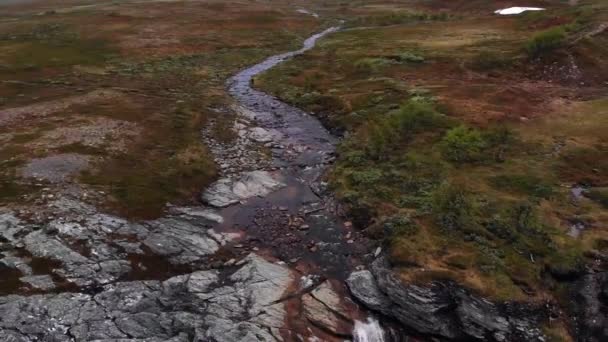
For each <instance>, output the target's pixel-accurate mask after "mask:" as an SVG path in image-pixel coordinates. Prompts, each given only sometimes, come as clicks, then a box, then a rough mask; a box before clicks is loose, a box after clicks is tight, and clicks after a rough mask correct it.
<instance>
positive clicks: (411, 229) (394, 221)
mask: <svg viewBox="0 0 608 342" xmlns="http://www.w3.org/2000/svg"><path fill="white" fill-rule="evenodd" d="M382 228H383V229H384V233H385V235H386V236H387V237H391V238H393V237H402V236H412V235H414V234H416V232H418V226H417V225H416V224H415V223H414V222H413V221H412V219H411V218H410V217H409V216H404V215H394V216H391V217H389V218H388V219H386V220H385V221H384V223H383V224H382Z"/></svg>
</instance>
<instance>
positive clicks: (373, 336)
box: [353, 317, 384, 342]
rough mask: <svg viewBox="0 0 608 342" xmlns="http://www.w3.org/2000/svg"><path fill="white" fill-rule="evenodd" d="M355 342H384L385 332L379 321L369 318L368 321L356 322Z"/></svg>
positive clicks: (354, 330)
mask: <svg viewBox="0 0 608 342" xmlns="http://www.w3.org/2000/svg"><path fill="white" fill-rule="evenodd" d="M353 342H384V330H382V327H381V326H380V323H378V321H377V320H375V319H374V318H371V317H370V318H368V319H367V321H365V322H361V321H355V327H354V328H353Z"/></svg>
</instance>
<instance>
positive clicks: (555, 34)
mask: <svg viewBox="0 0 608 342" xmlns="http://www.w3.org/2000/svg"><path fill="white" fill-rule="evenodd" d="M565 39H566V30H565V29H564V28H563V27H555V28H552V29H549V30H546V31H542V32H540V33H537V34H536V35H534V36H533V37H532V38H531V39H530V40H529V41H528V42H527V43H526V46H525V48H526V52H527V53H528V56H530V57H538V56H540V55H542V54H545V53H547V52H550V51H552V50H555V49H557V48H558V47H560V46H562V44H563V43H564V40H565Z"/></svg>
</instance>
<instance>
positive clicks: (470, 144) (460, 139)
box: [440, 125, 488, 163]
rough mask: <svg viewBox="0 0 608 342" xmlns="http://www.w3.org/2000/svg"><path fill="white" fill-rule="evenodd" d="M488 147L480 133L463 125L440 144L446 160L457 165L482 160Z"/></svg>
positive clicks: (451, 131)
mask: <svg viewBox="0 0 608 342" xmlns="http://www.w3.org/2000/svg"><path fill="white" fill-rule="evenodd" d="M487 146H488V144H487V142H486V141H485V139H484V138H483V136H482V134H481V132H480V131H478V130H476V129H473V128H469V127H466V126H462V125H461V126H458V127H455V128H452V129H451V130H449V131H448V132H447V133H446V135H445V136H444V137H443V139H442V141H441V143H440V147H441V152H442V154H443V156H444V158H445V159H447V160H449V161H451V162H456V163H466V162H477V161H480V160H482V159H483V158H484V150H485V149H486V147H487Z"/></svg>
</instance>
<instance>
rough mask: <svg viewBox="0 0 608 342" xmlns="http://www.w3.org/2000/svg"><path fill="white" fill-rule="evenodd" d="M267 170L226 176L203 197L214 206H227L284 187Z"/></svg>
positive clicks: (206, 191)
mask: <svg viewBox="0 0 608 342" xmlns="http://www.w3.org/2000/svg"><path fill="white" fill-rule="evenodd" d="M284 186H285V184H283V183H282V182H281V181H279V180H277V179H275V176H273V175H272V174H271V173H270V172H267V171H251V172H245V173H242V174H240V175H239V176H238V177H235V178H224V179H220V180H219V181H217V182H215V183H214V184H212V185H211V186H210V187H209V188H208V189H207V190H205V192H204V193H203V196H202V199H203V201H205V202H206V203H208V204H209V205H212V206H214V207H220V208H221V207H227V206H229V205H232V204H235V203H239V202H240V201H243V200H246V199H248V198H252V197H256V196H259V197H263V196H266V195H268V194H270V193H271V192H273V191H276V190H278V189H280V188H282V187H284Z"/></svg>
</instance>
